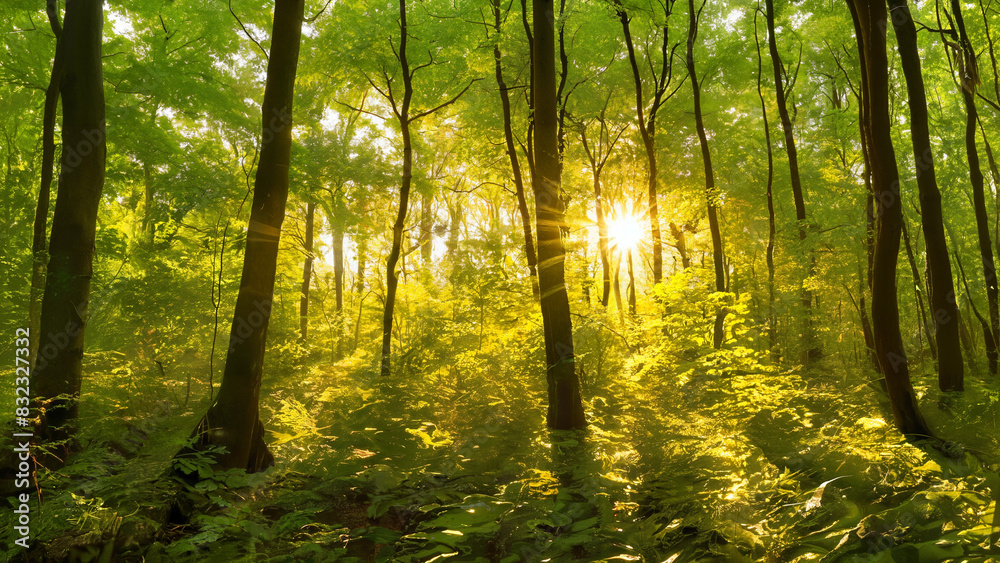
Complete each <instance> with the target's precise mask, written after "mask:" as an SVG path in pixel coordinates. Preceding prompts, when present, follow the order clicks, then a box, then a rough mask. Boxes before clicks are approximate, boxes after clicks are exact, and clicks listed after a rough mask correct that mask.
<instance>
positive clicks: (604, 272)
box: [580, 103, 624, 309]
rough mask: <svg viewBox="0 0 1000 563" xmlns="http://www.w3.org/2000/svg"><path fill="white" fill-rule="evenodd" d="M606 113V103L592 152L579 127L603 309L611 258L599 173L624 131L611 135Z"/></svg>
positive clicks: (583, 127)
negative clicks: (591, 192)
mask: <svg viewBox="0 0 1000 563" xmlns="http://www.w3.org/2000/svg"><path fill="white" fill-rule="evenodd" d="M606 111H607V103H605V104H604V108H602V109H601V115H600V117H599V118H598V119H597V121H598V122H599V123H600V131H599V133H598V140H597V145H596V146H595V147H594V148H593V150H592V149H591V146H590V143H589V142H588V141H587V126H586V125H581V128H580V142H581V143H582V144H583V150H584V152H585V153H586V155H587V160H588V161H590V171H591V176H592V178H593V183H594V214H595V216H596V219H597V246H598V251H599V253H600V255H601V279H602V287H603V289H602V292H601V306H602V307H604V308H605V309H606V308H607V307H608V298H609V297H610V295H611V258H610V256H609V249H608V246H609V244H608V221H607V217H606V215H605V209H604V196H603V194H602V190H601V172H602V171H603V170H604V165H605V164H606V163H607V161H608V158H609V157H610V156H611V150H612V149H613V148H614V145H615V143H616V142H617V140H618V138H619V137H620V136H621V134H622V133H623V132H624V129H620V130H619V131H618V134H617V135H611V131H610V130H609V129H608V126H607V120H606V119H605V112H606Z"/></svg>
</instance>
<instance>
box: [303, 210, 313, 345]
mask: <svg viewBox="0 0 1000 563" xmlns="http://www.w3.org/2000/svg"><path fill="white" fill-rule="evenodd" d="M315 216H316V204H315V203H313V202H311V201H310V202H309V203H307V204H306V236H305V241H304V242H305V248H304V250H305V251H306V258H305V260H304V261H303V263H302V296H301V298H300V300H299V338H300V339H301V340H302V342H305V341H306V338H307V336H308V331H309V280H310V279H311V278H312V266H313V220H314V219H315Z"/></svg>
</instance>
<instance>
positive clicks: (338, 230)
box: [333, 221, 344, 360]
mask: <svg viewBox="0 0 1000 563" xmlns="http://www.w3.org/2000/svg"><path fill="white" fill-rule="evenodd" d="M333 286H334V292H335V293H336V296H337V310H336V313H335V315H336V322H337V350H336V355H335V357H336V358H337V359H338V360H339V359H340V358H342V357H343V355H344V354H343V350H344V347H343V344H344V228H343V227H342V226H341V225H340V224H339V221H338V222H336V223H335V224H334V226H333Z"/></svg>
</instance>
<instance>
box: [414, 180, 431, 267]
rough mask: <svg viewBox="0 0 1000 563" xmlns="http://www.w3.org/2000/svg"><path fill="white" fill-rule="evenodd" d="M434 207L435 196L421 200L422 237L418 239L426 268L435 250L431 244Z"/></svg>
mask: <svg viewBox="0 0 1000 563" xmlns="http://www.w3.org/2000/svg"><path fill="white" fill-rule="evenodd" d="M433 207H434V196H433V195H429V194H428V195H423V196H421V198H420V237H419V238H418V239H417V243H418V244H419V245H420V261H421V262H422V263H423V264H424V266H425V267H426V266H428V265H429V264H430V263H431V251H432V250H433V249H434V245H433V244H431V240H432V235H433V233H432V232H431V227H432V226H433V225H432V223H433V217H432V215H431V211H432V208H433Z"/></svg>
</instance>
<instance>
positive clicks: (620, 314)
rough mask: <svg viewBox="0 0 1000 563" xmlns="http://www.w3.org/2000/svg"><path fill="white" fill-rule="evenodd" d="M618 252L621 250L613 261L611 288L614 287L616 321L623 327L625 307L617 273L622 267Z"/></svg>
mask: <svg viewBox="0 0 1000 563" xmlns="http://www.w3.org/2000/svg"><path fill="white" fill-rule="evenodd" d="M620 254H621V252H619V256H618V260H617V261H615V275H614V279H613V282H612V288H613V289H614V293H615V307H616V308H617V310H618V321H619V322H620V323H621V326H622V327H624V326H625V308H624V307H623V306H622V289H621V278H620V277H619V274H620V273H621V269H622V259H621V256H620Z"/></svg>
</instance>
